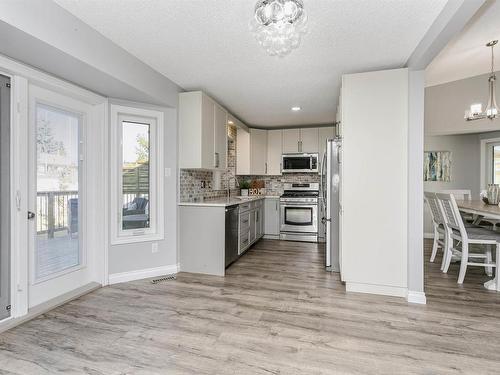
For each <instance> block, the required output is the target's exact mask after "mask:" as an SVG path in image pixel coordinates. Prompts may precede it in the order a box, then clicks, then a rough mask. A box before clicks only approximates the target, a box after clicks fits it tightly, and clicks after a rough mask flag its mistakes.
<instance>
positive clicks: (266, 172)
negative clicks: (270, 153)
mask: <svg viewBox="0 0 500 375" xmlns="http://www.w3.org/2000/svg"><path fill="white" fill-rule="evenodd" d="M266 174H267V163H266Z"/></svg>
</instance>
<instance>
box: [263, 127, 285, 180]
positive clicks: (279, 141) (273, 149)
mask: <svg viewBox="0 0 500 375" xmlns="http://www.w3.org/2000/svg"><path fill="white" fill-rule="evenodd" d="M282 154H283V131H282V130H268V132H267V174H268V175H270V176H277V175H281V155H282Z"/></svg>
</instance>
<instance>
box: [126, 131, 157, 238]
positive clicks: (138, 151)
mask: <svg viewBox="0 0 500 375" xmlns="http://www.w3.org/2000/svg"><path fill="white" fill-rule="evenodd" d="M149 127H150V125H149V124H141V123H135V122H129V121H123V122H122V134H123V136H122V194H123V215H122V228H123V229H124V230H127V229H136V228H149V196H150V191H149V186H150V182H149V138H150V135H149Z"/></svg>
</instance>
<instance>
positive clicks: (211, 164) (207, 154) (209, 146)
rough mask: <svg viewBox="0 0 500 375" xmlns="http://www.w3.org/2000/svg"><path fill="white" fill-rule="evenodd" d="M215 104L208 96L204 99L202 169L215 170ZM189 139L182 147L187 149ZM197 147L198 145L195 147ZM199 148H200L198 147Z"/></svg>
mask: <svg viewBox="0 0 500 375" xmlns="http://www.w3.org/2000/svg"><path fill="white" fill-rule="evenodd" d="M214 111H215V103H214V102H213V100H212V99H210V98H209V97H208V96H206V95H203V97H202V108H201V129H200V130H201V166H200V167H201V168H206V169H213V168H215V142H214V139H215V138H214V137H215V126H214V116H215V112H214ZM187 144H189V139H185V140H183V144H182V145H181V147H186V145H187ZM194 147H196V145H194ZM198 147H200V146H199V145H198Z"/></svg>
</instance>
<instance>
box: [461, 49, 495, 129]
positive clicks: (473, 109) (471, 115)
mask: <svg viewBox="0 0 500 375" xmlns="http://www.w3.org/2000/svg"><path fill="white" fill-rule="evenodd" d="M497 43H498V40H492V41H491V42H489V43H488V44H486V47H488V48H491V74H490V76H489V77H488V95H489V96H488V104H487V105H486V110H485V111H484V112H483V111H482V109H483V106H482V104H481V103H475V104H472V105H471V106H470V109H469V110H467V111H465V119H466V120H467V121H473V120H480V119H483V118H489V119H490V120H493V119H496V118H500V111H499V110H498V105H497V100H496V92H495V91H496V90H495V89H496V88H495V83H496V79H497V77H496V76H495V55H494V54H493V49H494V48H495V46H496V44H497Z"/></svg>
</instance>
